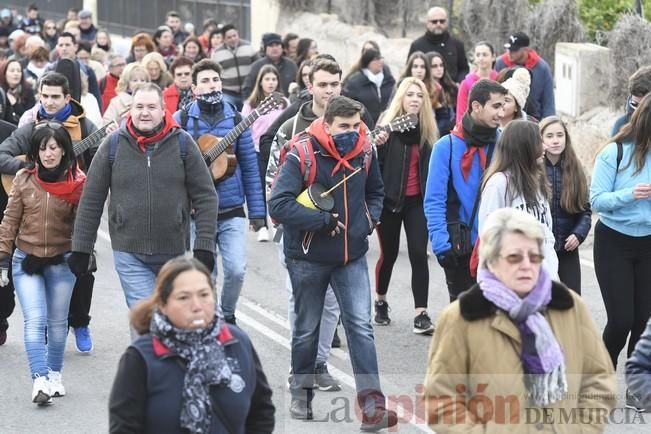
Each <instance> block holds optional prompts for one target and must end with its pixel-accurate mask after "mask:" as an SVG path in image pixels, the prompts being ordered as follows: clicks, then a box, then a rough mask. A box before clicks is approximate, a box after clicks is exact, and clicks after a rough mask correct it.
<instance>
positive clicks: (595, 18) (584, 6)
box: [579, 0, 651, 45]
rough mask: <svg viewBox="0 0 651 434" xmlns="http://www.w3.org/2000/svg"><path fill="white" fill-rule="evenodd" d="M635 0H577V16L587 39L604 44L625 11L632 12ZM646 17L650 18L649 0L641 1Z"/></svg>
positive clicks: (650, 5) (650, 7)
mask: <svg viewBox="0 0 651 434" xmlns="http://www.w3.org/2000/svg"><path fill="white" fill-rule="evenodd" d="M637 3H638V1H636V0H579V16H580V17H581V21H582V22H583V25H584V27H585V30H586V36H587V37H588V39H589V40H592V41H595V42H597V43H598V44H601V45H606V43H607V38H606V33H607V32H609V31H611V30H612V29H613V28H614V27H615V24H617V21H618V20H619V19H620V18H621V17H622V15H623V14H624V13H626V12H634V11H635V9H636V6H637ZM641 3H642V6H643V10H644V14H645V16H646V18H647V19H649V18H651V0H644V1H642V2H641Z"/></svg>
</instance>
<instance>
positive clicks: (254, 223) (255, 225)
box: [249, 219, 267, 232]
mask: <svg viewBox="0 0 651 434" xmlns="http://www.w3.org/2000/svg"><path fill="white" fill-rule="evenodd" d="M266 223H267V222H266V220H265V219H250V220H249V224H250V225H251V229H253V232H258V231H259V230H260V229H262V228H263V227H265V225H266Z"/></svg>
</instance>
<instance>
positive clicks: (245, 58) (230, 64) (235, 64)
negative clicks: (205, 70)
mask: <svg viewBox="0 0 651 434" xmlns="http://www.w3.org/2000/svg"><path fill="white" fill-rule="evenodd" d="M257 58H258V52H257V50H256V49H255V48H253V47H252V46H251V45H250V44H247V43H243V42H242V41H240V43H239V44H238V46H237V47H236V48H235V49H234V50H232V49H231V48H229V47H228V46H227V45H226V44H223V45H222V46H221V47H219V48H218V49H217V50H215V52H214V53H213V55H212V60H213V61H214V62H217V63H219V64H220V65H221V67H222V68H223V70H224V71H223V72H222V74H221V79H222V88H223V89H224V90H225V91H228V92H231V93H235V94H237V95H239V96H241V95H242V84H243V83H244V79H245V78H246V76H247V75H248V74H249V71H251V64H252V63H253V62H255V61H256V59H257Z"/></svg>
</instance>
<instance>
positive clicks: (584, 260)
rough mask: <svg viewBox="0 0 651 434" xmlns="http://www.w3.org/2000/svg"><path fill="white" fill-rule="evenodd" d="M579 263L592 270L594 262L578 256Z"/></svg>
mask: <svg viewBox="0 0 651 434" xmlns="http://www.w3.org/2000/svg"><path fill="white" fill-rule="evenodd" d="M579 261H580V262H581V264H583V265H585V266H586V267H590V268H592V269H593V270H594V262H592V261H591V260H589V259H587V258H585V257H583V256H580V255H579Z"/></svg>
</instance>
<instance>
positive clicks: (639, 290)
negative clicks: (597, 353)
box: [594, 221, 651, 366]
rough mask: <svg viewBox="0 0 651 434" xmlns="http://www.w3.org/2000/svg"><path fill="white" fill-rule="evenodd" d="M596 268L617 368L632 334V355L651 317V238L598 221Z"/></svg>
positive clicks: (606, 338)
mask: <svg viewBox="0 0 651 434" xmlns="http://www.w3.org/2000/svg"><path fill="white" fill-rule="evenodd" d="M594 266H595V272H596V274H597V281H598V282H599V287H600V289H601V296H602V298H603V300H604V305H605V307H606V315H607V318H608V321H607V323H606V328H605V329H604V334H603V339H604V343H605V344H606V349H607V350H608V353H609V354H610V358H611V360H612V361H613V366H617V358H618V356H619V353H620V352H621V351H622V349H623V348H624V345H626V338H628V336H629V333H630V339H629V341H628V351H627V355H628V356H630V355H631V353H632V352H633V349H634V348H635V344H636V343H637V341H638V340H639V339H640V335H641V334H642V332H643V331H644V329H645V326H646V323H647V320H648V319H649V315H650V314H651V236H646V237H631V236H628V235H624V234H622V233H620V232H617V231H615V230H613V229H611V228H609V227H608V226H606V225H605V224H603V223H601V221H599V222H597V225H596V226H595V234H594Z"/></svg>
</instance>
